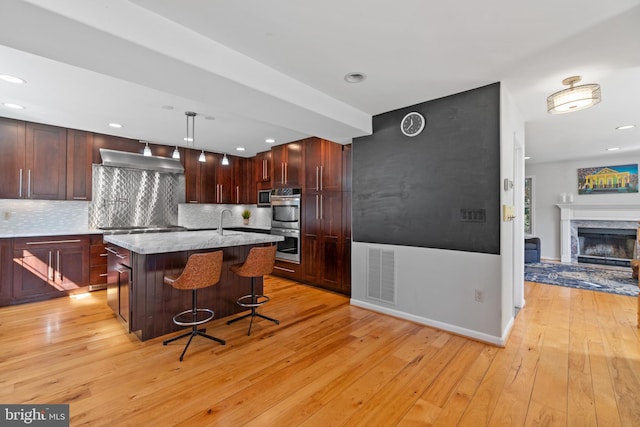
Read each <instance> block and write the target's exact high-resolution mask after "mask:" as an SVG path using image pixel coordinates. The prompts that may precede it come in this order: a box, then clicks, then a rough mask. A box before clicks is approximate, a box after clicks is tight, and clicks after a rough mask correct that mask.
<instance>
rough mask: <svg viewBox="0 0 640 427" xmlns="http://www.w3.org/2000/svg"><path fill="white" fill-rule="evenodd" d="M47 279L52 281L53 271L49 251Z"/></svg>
mask: <svg viewBox="0 0 640 427" xmlns="http://www.w3.org/2000/svg"><path fill="white" fill-rule="evenodd" d="M47 278H48V279H49V280H53V271H51V251H49V262H48V264H47Z"/></svg>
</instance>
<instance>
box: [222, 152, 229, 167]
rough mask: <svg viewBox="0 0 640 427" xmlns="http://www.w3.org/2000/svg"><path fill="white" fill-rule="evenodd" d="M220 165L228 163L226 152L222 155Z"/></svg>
mask: <svg viewBox="0 0 640 427" xmlns="http://www.w3.org/2000/svg"><path fill="white" fill-rule="evenodd" d="M222 165H223V166H228V165H229V159H228V158H227V153H224V156H223V157H222Z"/></svg>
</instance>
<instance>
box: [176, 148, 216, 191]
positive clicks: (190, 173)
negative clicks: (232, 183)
mask: <svg viewBox="0 0 640 427" xmlns="http://www.w3.org/2000/svg"><path fill="white" fill-rule="evenodd" d="M200 154H201V151H200V150H193V149H186V150H185V153H184V163H183V164H184V171H185V176H184V177H185V184H186V191H185V196H186V197H185V200H186V202H187V203H217V202H216V195H217V187H216V168H217V160H218V156H217V155H216V154H214V153H209V152H205V159H206V162H201V161H199V160H198V159H199V158H200Z"/></svg>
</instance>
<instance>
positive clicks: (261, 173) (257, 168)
mask: <svg viewBox="0 0 640 427" xmlns="http://www.w3.org/2000/svg"><path fill="white" fill-rule="evenodd" d="M252 160H253V174H254V176H255V180H256V191H258V190H271V188H272V187H271V171H272V167H273V166H272V164H271V151H265V152H262V153H258V154H256V155H255V157H253V159H252Z"/></svg>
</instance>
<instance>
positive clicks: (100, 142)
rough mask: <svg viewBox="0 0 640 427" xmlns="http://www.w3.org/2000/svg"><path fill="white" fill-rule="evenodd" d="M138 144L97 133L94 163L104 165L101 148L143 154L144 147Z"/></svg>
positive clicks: (95, 135)
mask: <svg viewBox="0 0 640 427" xmlns="http://www.w3.org/2000/svg"><path fill="white" fill-rule="evenodd" d="M136 142H137V141H134V140H132V139H129V138H122V137H119V136H112V135H103V134H100V133H96V134H94V135H93V156H92V157H93V163H97V164H102V157H101V156H100V149H101V148H107V149H109V150H117V151H127V152H129V153H138V154H142V150H143V149H144V145H143V144H140V143H139V142H137V143H136Z"/></svg>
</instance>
